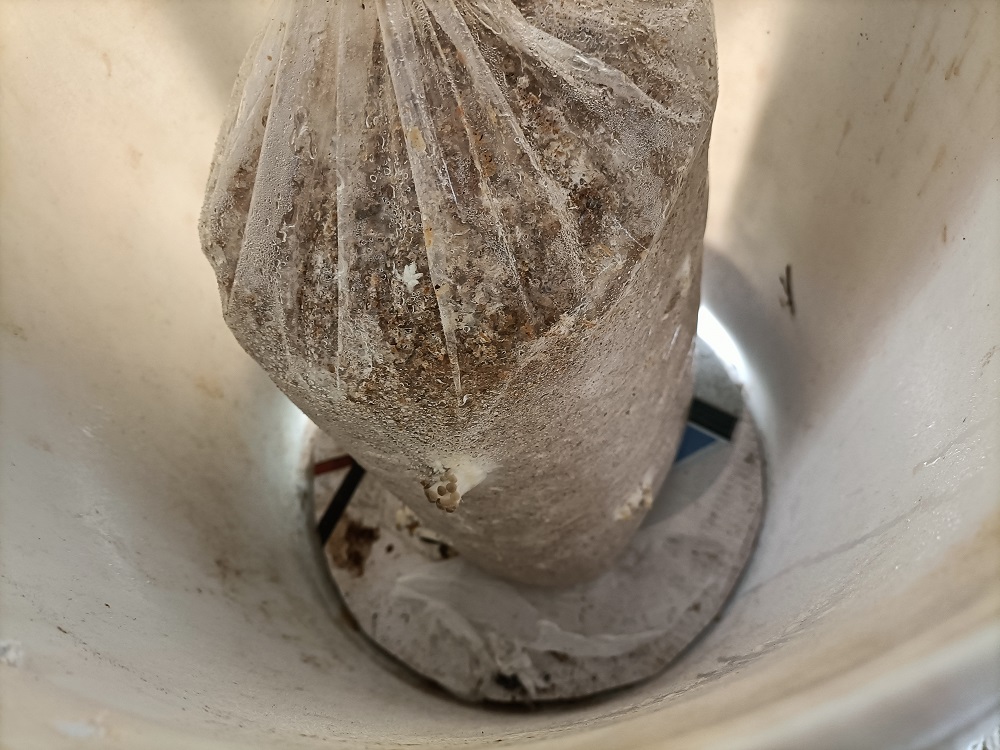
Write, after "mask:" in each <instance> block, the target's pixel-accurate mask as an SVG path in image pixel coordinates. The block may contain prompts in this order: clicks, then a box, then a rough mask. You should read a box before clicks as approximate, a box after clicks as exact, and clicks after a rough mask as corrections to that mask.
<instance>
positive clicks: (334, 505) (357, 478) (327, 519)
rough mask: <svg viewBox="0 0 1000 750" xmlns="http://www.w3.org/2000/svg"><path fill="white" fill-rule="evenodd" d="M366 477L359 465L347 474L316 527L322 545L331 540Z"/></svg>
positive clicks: (352, 467)
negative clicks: (334, 530) (331, 535)
mask: <svg viewBox="0 0 1000 750" xmlns="http://www.w3.org/2000/svg"><path fill="white" fill-rule="evenodd" d="M364 476H365V470H364V469H362V468H361V466H360V464H357V463H355V464H354V465H353V466H351V470H350V471H349V472H347V476H346V477H344V481H343V482H341V484H340V486H339V487H338V488H337V491H336V492H335V493H334V495H333V500H331V501H330V505H329V506H328V507H327V509H326V510H325V511H324V512H323V517H322V518H321V519H319V524H318V525H317V526H316V533H317V534H319V541H320V544H323V545H325V544H326V542H327V540H328V539H329V538H330V534H332V533H333V529H334V528H335V527H336V525H337V522H338V521H339V520H340V517H341V516H342V515H344V511H345V510H346V509H347V504H348V503H349V502H351V498H352V497H354V492H355V490H357V489H358V485H359V484H361V480H362V479H363V478H364Z"/></svg>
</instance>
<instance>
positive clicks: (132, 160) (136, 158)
mask: <svg viewBox="0 0 1000 750" xmlns="http://www.w3.org/2000/svg"><path fill="white" fill-rule="evenodd" d="M128 164H129V166H130V167H132V169H138V168H139V167H140V166H142V151H140V150H139V149H137V148H136V147H135V146H131V145H130V146H129V147H128Z"/></svg>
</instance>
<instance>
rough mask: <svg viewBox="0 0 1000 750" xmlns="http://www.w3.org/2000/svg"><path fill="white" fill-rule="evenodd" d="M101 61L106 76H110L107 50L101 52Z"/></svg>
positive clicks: (109, 59) (109, 60) (109, 61)
mask: <svg viewBox="0 0 1000 750" xmlns="http://www.w3.org/2000/svg"><path fill="white" fill-rule="evenodd" d="M101 62H103V63H104V70H105V72H107V74H108V78H111V56H110V55H109V54H108V53H107V52H102V53H101Z"/></svg>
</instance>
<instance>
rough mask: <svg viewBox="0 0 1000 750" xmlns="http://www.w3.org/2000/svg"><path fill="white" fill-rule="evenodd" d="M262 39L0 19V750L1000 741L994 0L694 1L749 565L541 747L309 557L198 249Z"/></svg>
mask: <svg viewBox="0 0 1000 750" xmlns="http://www.w3.org/2000/svg"><path fill="white" fill-rule="evenodd" d="M267 12H268V5H267V3H265V2H261V1H260V0H217V1H213V2H193V1H184V2H180V1H179V2H167V1H161V2H153V1H151V0H107V1H106V2H96V1H95V2H72V1H70V0H49V1H48V2H30V1H28V0H22V1H19V0H13V1H12V2H5V3H4V4H3V6H2V8H0V34H2V39H0V41H2V44H0V83H2V94H0V117H2V120H0V191H2V192H0V241H2V248H0V345H2V349H0V461H2V469H0V482H2V484H0V493H2V494H0V646H3V647H5V648H6V649H7V650H6V651H4V654H5V656H4V658H3V661H4V663H3V664H0V745H3V746H4V747H10V748H18V749H20V748H34V747H45V748H60V747H82V746H85V743H96V744H97V745H99V746H101V747H109V748H116V747H121V748H133V747H143V748H161V747H162V748H174V747H186V748H226V747H233V748H236V747H248V746H254V747H281V748H296V747H302V748H313V747H338V746H344V747H357V746H360V745H373V746H387V747H392V746H397V745H402V744H407V745H416V746H427V747H444V746H449V745H452V744H453V745H456V746H473V747H474V746H478V745H480V744H482V745H484V746H485V745H489V746H496V745H497V743H501V746H508V745H510V746H520V745H522V744H525V743H527V742H528V741H529V740H530V741H540V742H541V743H542V744H541V745H539V746H541V747H553V748H557V747H574V748H611V747H628V748H637V747H726V748H740V747H771V748H779V747H788V748H797V747H803V746H807V745H808V746H809V747H849V746H854V747H862V746H868V747H875V746H894V747H895V746H898V747H923V746H928V745H929V744H931V743H935V742H940V741H944V739H945V738H947V737H949V736H952V735H954V733H955V732H956V731H959V730H960V729H961V728H963V727H965V726H969V725H973V724H975V723H976V722H977V721H983V720H984V717H988V716H990V715H991V713H990V712H992V711H997V710H998V701H1000V668H998V667H1000V664H998V654H1000V617H998V613H1000V591H998V584H997V582H998V581H1000V544H998V535H1000V512H998V497H1000V462H998V461H997V460H996V457H997V452H998V447H1000V446H998V442H1000V441H998V434H1000V399H998V393H1000V388H998V386H1000V259H998V257H1000V256H998V248H1000V229H998V214H997V206H1000V187H998V184H1000V183H998V174H1000V154H998V148H1000V147H998V141H997V138H996V134H997V127H998V107H1000V78H998V77H1000V65H998V64H997V61H998V47H1000V20H998V17H1000V10H998V8H997V5H996V3H993V2H988V1H986V0H983V2H972V1H971V0H965V1H961V0H959V1H956V2H944V1H942V2H934V3H929V2H919V1H916V0H912V1H908V0H899V1H898V2H892V3H886V2H879V1H878V0H870V1H869V2H863V1H862V0H843V1H842V2H837V3H832V2H819V1H816V2H802V1H801V0H718V1H717V4H716V12H717V26H718V28H717V30H718V38H719V57H720V83H721V98H720V103H719V111H718V116H717V119H716V125H715V131H714V140H713V145H712V155H711V159H712V161H711V179H712V190H713V194H712V203H711V209H710V218H709V227H708V234H707V259H706V267H705V287H704V298H705V304H706V306H707V307H709V308H710V309H711V310H712V312H713V313H714V315H715V317H716V318H718V320H719V321H721V322H722V324H723V325H724V326H726V327H727V328H728V330H729V332H730V333H731V334H732V336H733V338H734V339H735V341H736V342H737V343H738V346H739V350H740V353H741V355H742V364H741V365H740V366H741V368H742V371H743V373H744V376H745V378H746V381H747V390H748V393H749V397H750V400H751V402H752V404H753V407H754V411H755V415H756V418H757V419H758V421H759V423H760V426H761V431H762V435H763V438H764V441H765V445H766V452H767V460H768V497H769V507H768V510H767V516H766V519H765V524H764V528H763V531H762V535H761V539H760V543H759V549H758V551H757V553H756V555H755V557H754V559H753V562H752V564H751V567H750V569H749V570H748V572H747V574H746V576H745V577H744V579H743V581H742V582H741V584H740V587H739V589H738V591H737V593H736V595H735V598H734V600H733V601H732V603H731V605H730V607H729V609H728V610H727V612H726V614H725V615H724V617H723V618H722V619H721V621H720V622H718V623H717V624H716V625H715V626H714V627H713V628H712V629H711V630H710V631H709V632H708V633H707V634H706V635H705V636H704V637H703V638H701V639H700V640H699V641H698V642H697V643H696V644H695V645H694V646H693V647H692V648H691V649H690V650H689V651H688V652H687V653H686V654H685V655H684V656H683V657H682V658H681V660H680V661H679V662H678V663H677V664H676V666H675V667H673V668H672V669H670V670H669V671H668V672H666V673H664V674H663V675H661V676H660V677H658V678H656V679H654V680H652V681H650V682H648V683H645V684H643V685H640V686H637V687H635V688H632V689H628V690H625V691H622V692H618V693H615V694H613V695H610V696H607V697H604V698H602V699H600V700H593V701H588V702H586V703H581V704H576V705H572V706H565V707H561V708H558V709H552V710H546V711H538V712H514V711H499V710H489V709H483V708H479V707H475V706H468V705H463V704H460V703H457V702H455V701H453V700H451V699H449V698H448V697H446V696H445V695H443V694H441V693H439V692H437V691H435V690H433V689H429V688H428V687H426V686H425V685H422V684H420V683H418V682H416V681H414V680H412V679H410V678H408V677H407V676H406V675H405V674H403V673H401V671H400V670H399V669H398V668H397V667H395V666H394V665H393V664H392V663H391V662H390V661H389V660H388V659H386V658H385V657H383V656H381V655H379V654H377V653H375V652H374V651H373V650H372V649H371V648H370V647H369V646H367V645H366V643H365V642H364V641H363V639H362V638H361V636H360V635H359V634H358V633H356V632H355V631H354V630H352V628H351V627H350V625H349V622H348V620H347V618H345V617H344V616H343V615H342V613H341V612H340V609H339V605H338V604H337V600H336V598H335V596H334V593H333V591H332V589H331V587H330V584H329V582H328V581H327V578H326V574H325V573H324V572H323V571H322V569H321V567H320V566H319V565H318V564H317V560H316V558H315V556H314V554H313V551H312V549H311V548H310V545H309V544H308V543H307V537H306V533H307V532H306V527H305V524H304V521H303V516H302V509H301V502H302V487H301V486H299V479H298V478H299V476H300V468H301V467H300V465H299V462H300V457H301V451H302V439H303V437H304V434H305V431H304V427H305V418H304V417H303V416H302V415H301V414H300V413H299V412H298V411H297V410H296V409H295V408H294V407H292V406H291V405H290V404H289V403H288V402H287V400H286V399H285V398H284V397H283V396H282V395H281V394H280V393H279V392H278V391H277V390H276V389H275V388H274V386H272V384H271V383H270V381H269V380H268V379H267V378H266V376H265V375H264V374H263V373H262V372H261V371H260V370H259V368H258V367H257V366H256V364H255V363H254V362H252V361H251V360H250V359H249V358H248V357H247V356H246V355H245V354H244V353H243V352H242V350H241V349H240V348H239V347H238V345H237V344H236V343H235V341H234V340H233V338H232V336H231V335H230V334H229V332H228V330H227V329H226V327H225V325H224V323H223V321H222V316H221V314H220V309H219V301H218V296H217V293H216V289H215V281H214V278H213V274H212V272H211V270H210V268H209V265H208V263H207V261H206V260H205V259H204V258H203V257H202V255H201V251H200V249H199V246H198V239H197V233H196V220H197V216H198V212H199V209H200V204H201V200H202V195H203V189H204V185H205V180H206V177H207V173H208V167H209V160H210V158H211V154H212V147H213V143H214V139H215V136H216V133H217V130H218V127H219V124H220V122H221V120H222V116H223V110H224V106H225V103H226V100H227V98H228V94H229V89H230V87H231V85H232V81H233V78H234V76H235V71H236V68H237V66H238V64H239V61H240V59H241V57H242V55H243V53H244V51H245V50H246V48H247V47H248V45H249V42H250V40H251V38H252V36H253V34H254V33H255V31H256V29H257V28H258V27H259V26H260V24H261V23H262V21H263V19H264V18H265V16H266V14H267ZM786 266H790V267H791V269H792V296H793V298H794V315H792V314H791V311H790V309H789V307H788V306H787V305H783V304H782V302H783V301H786V302H787V300H785V299H784V297H785V291H784V289H783V287H782V285H781V283H779V276H782V275H783V274H784V273H785V270H786Z"/></svg>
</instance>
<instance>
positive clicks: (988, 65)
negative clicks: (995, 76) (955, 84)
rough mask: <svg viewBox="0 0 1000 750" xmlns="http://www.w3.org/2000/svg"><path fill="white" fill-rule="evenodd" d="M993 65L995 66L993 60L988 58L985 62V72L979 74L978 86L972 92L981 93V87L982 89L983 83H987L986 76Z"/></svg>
mask: <svg viewBox="0 0 1000 750" xmlns="http://www.w3.org/2000/svg"><path fill="white" fill-rule="evenodd" d="M992 67H993V61H992V60H990V59H987V60H986V62H985V63H984V64H983V72H982V73H980V74H979V80H978V81H976V88H975V89H974V90H973V92H972V93H974V94H978V93H979V89H981V88H982V87H983V84H984V83H986V78H987V76H989V74H990V69H991V68H992Z"/></svg>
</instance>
